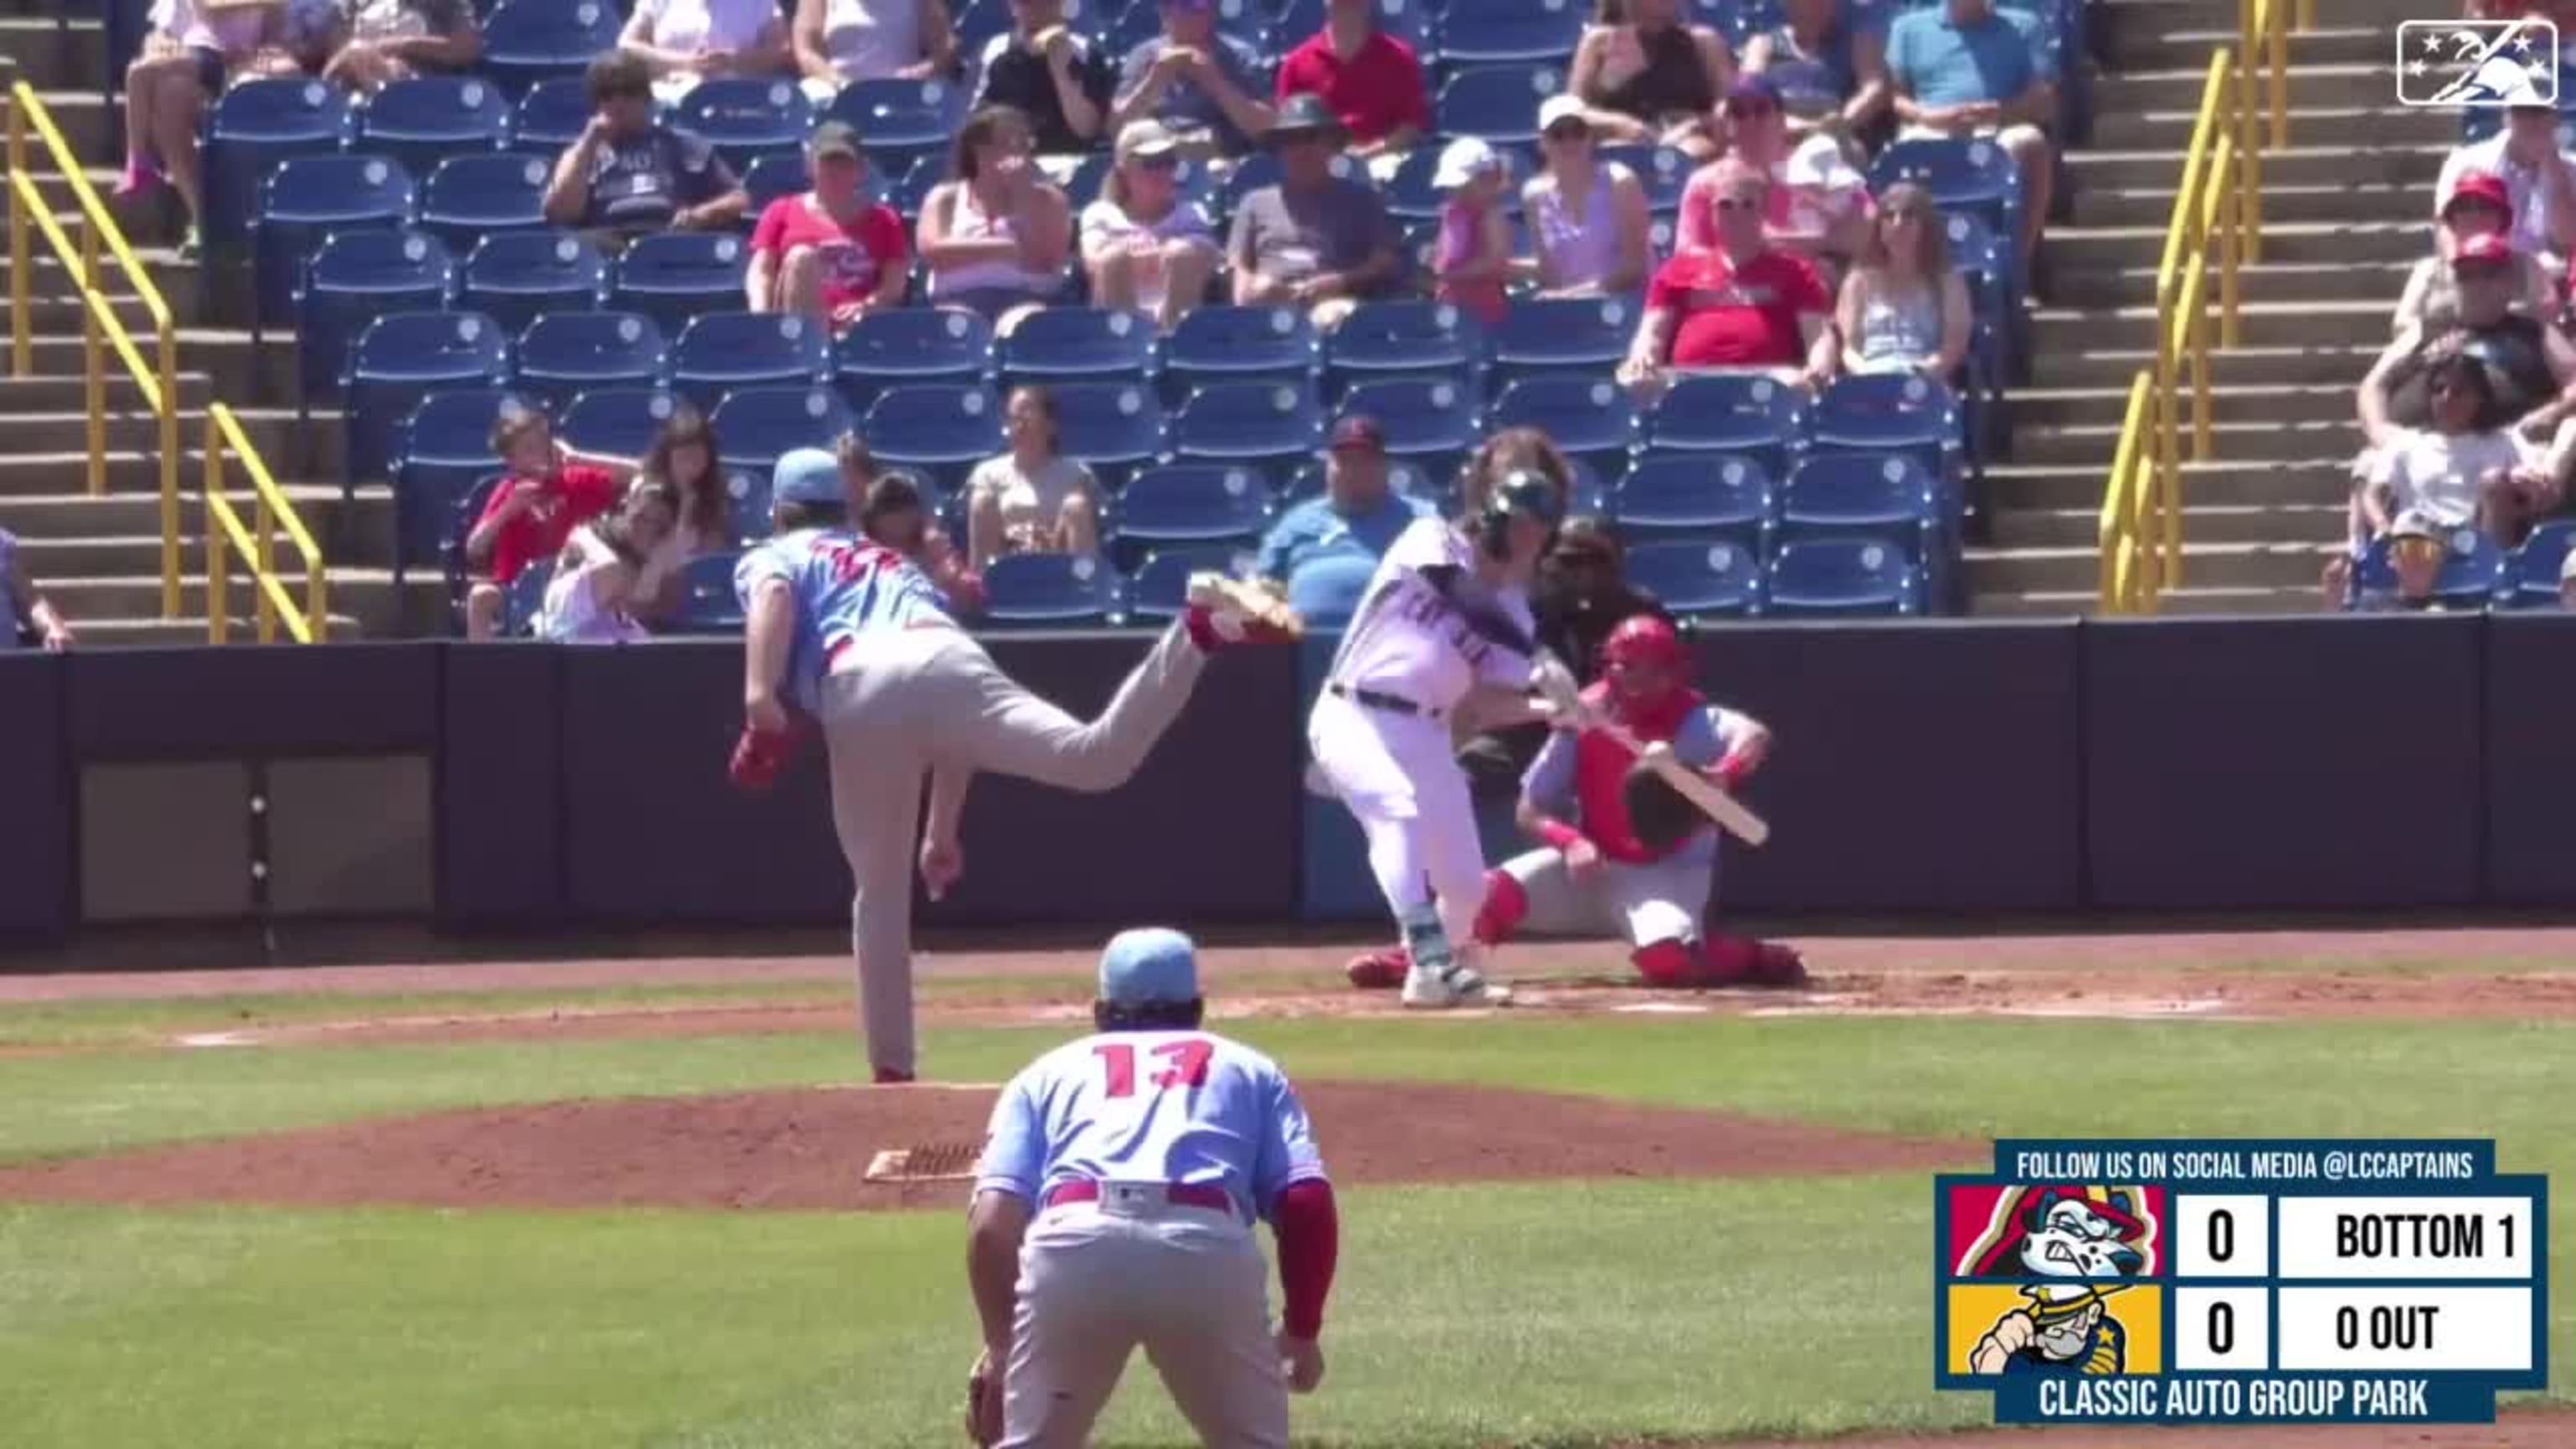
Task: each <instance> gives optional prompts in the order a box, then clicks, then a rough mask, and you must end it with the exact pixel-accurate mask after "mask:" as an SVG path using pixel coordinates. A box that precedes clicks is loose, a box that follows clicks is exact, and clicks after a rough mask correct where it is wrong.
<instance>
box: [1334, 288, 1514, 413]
mask: <svg viewBox="0 0 2576 1449" xmlns="http://www.w3.org/2000/svg"><path fill="white" fill-rule="evenodd" d="M1484 352H1485V339H1484V336H1483V334H1482V331H1481V329H1479V328H1478V326H1477V324H1476V319H1475V318H1473V317H1471V316H1469V315H1467V314H1466V313H1464V312H1461V311H1459V310H1458V309H1457V308H1456V307H1454V306H1451V305H1450V304H1449V303H1446V302H1363V303H1361V304H1360V305H1359V306H1357V307H1355V308H1353V309H1352V310H1351V314H1350V316H1349V317H1347V318H1345V319H1343V322H1342V325H1341V326H1339V327H1336V328H1334V329H1333V335H1332V336H1331V337H1329V338H1326V339H1325V341H1324V348H1323V353H1324V386H1325V388H1326V390H1327V395H1328V396H1331V397H1334V398H1340V397H1342V396H1344V395H1346V394H1347V393H1348V392H1349V391H1350V389H1351V388H1352V387H1353V386H1354V385H1356V384H1358V383H1360V382H1363V381H1366V380H1368V379H1370V378H1382V377H1446V378H1452V379H1456V380H1458V381H1461V382H1464V383H1466V384H1468V385H1469V386H1474V385H1475V384H1476V380H1477V375H1478V372H1479V370H1480V369H1481V367H1482V365H1483V362H1484Z"/></svg>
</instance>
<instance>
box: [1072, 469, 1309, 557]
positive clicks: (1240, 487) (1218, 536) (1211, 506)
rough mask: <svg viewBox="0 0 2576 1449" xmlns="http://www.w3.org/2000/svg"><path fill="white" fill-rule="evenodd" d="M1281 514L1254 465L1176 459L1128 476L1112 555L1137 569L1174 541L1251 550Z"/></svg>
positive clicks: (1119, 499)
mask: <svg viewBox="0 0 2576 1449" xmlns="http://www.w3.org/2000/svg"><path fill="white" fill-rule="evenodd" d="M1276 514H1277V507H1276V505H1275V504H1274V503H1273V501H1272V495H1271V491H1270V485H1269V483H1268V482H1267V481H1265V480H1264V479H1263V478H1262V477H1261V475H1260V474H1259V473H1257V472H1255V471H1253V470H1252V469H1250V468H1243V467H1230V466H1227V465H1225V464H1220V463H1173V464H1167V465H1165V466H1162V467H1159V468H1147V469H1145V470H1144V471H1142V472H1140V473H1138V474H1137V475H1136V476H1135V477H1133V478H1130V479H1129V480H1127V486H1126V487H1125V488H1124V489H1121V490H1120V491H1119V494H1118V497H1117V500H1116V503H1115V505H1114V510H1113V518H1112V523H1113V526H1114V528H1115V535H1114V542H1113V547H1112V557H1113V558H1114V559H1115V560H1116V562H1117V564H1118V566H1119V567H1120V568H1121V569H1122V570H1133V569H1135V568H1137V567H1138V566H1139V565H1140V564H1141V563H1142V562H1143V560H1144V556H1145V555H1147V554H1150V553H1157V552H1162V551H1165V550H1168V549H1170V548H1172V547H1174V546H1176V545H1183V544H1188V545H1208V546H1213V545H1219V544H1223V545H1228V546H1232V547H1236V548H1250V547H1252V546H1253V545H1255V544H1257V543H1259V542H1260V540H1261V535H1262V533H1263V531H1264V530H1266V529H1268V528H1269V526H1270V522H1271V519H1272V518H1273V517H1275V516H1276Z"/></svg>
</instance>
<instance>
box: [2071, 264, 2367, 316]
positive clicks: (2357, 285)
mask: <svg viewBox="0 0 2576 1449" xmlns="http://www.w3.org/2000/svg"><path fill="white" fill-rule="evenodd" d="M2414 268H2415V263H2414V261H2413V260H2412V259H2411V258H2410V259H2407V260H2403V261H2399V260H2389V261H2350V262H2262V263H2258V264H2255V265H2252V266H2240V267H2238V268H2237V271H2236V285H2237V288H2238V293H2237V295H2238V296H2240V297H2244V298H2248V299H2251V298H2260V299H2262V300H2263V301H2265V302H2351V301H2359V300H2362V299H2365V298H2370V297H2385V298H2387V299H2388V310H2389V311H2390V312H2391V313H2394V312H2395V311H2396V310H2397V298H2398V296H2399V295H2400V294H2402V293H2403V292H2404V291H2405V290H2406V278H2407V277H2408V275H2409V274H2411V273H2412V272H2413V271H2414ZM2158 275H2159V274H2158V271H2157V268H2156V266H2155V265H2154V264H2153V263H2152V262H2141V263H2140V264H2138V265H2134V266H2124V267H2119V268H2116V269H2114V268H2107V267H2071V266H2061V267H2058V268H2056V269H2054V270H2053V271H2051V272H2050V274H2049V279H2048V300H2049V301H2050V302H2051V303H2052V304H2054V305H2056V306H2060V307H2145V306H2150V305H2153V303H2154V302H2155V298H2156V282H2157V280H2158ZM2208 280H2209V284H2210V286H2211V287H2213V288H2215V287H2216V286H2217V285H2218V282H2219V271H2218V266H2217V264H2216V263H2215V262H2213V263H2211V265H2210V267H2209V279H2208ZM2211 295H2212V296H2215V295H2216V293H2215V291H2213V292H2212V293H2211Z"/></svg>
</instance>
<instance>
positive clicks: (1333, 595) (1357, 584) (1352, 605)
mask: <svg viewBox="0 0 2576 1449" xmlns="http://www.w3.org/2000/svg"><path fill="white" fill-rule="evenodd" d="M1377 564H1378V560H1377V555H1375V554H1372V553H1369V552H1367V551H1366V550H1363V549H1358V548H1334V549H1327V550H1325V551H1324V552H1322V553H1319V554H1317V555H1315V556H1314V557H1313V558H1310V559H1308V560H1306V561H1305V562H1304V563H1301V564H1299V565H1297V567H1296V569H1295V571H1294V572H1292V573H1290V574H1289V576H1288V607H1289V608H1292V609H1294V610H1296V611H1297V615H1298V617H1299V618H1301V619H1304V620H1305V621H1306V628H1307V630H1308V631H1309V632H1310V633H1317V634H1328V633H1332V632H1333V631H1335V630H1338V629H1341V628H1344V627H1345V626H1347V625H1348V624H1349V623H1350V622H1351V616H1352V615H1353V614H1355V613H1357V612H1359V606H1360V600H1361V599H1362V598H1364V597H1366V596H1367V594H1368V586H1369V580H1370V579H1372V578H1374V577H1376V576H1377Z"/></svg>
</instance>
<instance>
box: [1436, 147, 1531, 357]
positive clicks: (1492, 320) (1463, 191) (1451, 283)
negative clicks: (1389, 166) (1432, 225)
mask: <svg viewBox="0 0 2576 1449" xmlns="http://www.w3.org/2000/svg"><path fill="white" fill-rule="evenodd" d="M1431 184H1432V185H1433V186H1436V187H1438V188H1439V189H1440V190H1442V191H1445V192H1447V193H1449V200H1448V201H1447V202H1446V203H1445V204H1443V205H1442V206H1441V208H1440V238H1439V241H1438V243H1437V245H1436V249H1435V255H1434V260H1433V268H1434V271H1435V272H1436V273H1437V277H1438V286H1437V290H1436V295H1437V296H1438V297H1439V299H1440V300H1441V301H1443V302H1448V303H1450V304H1452V305H1454V306H1457V307H1460V308H1463V309H1465V310H1466V311H1467V312H1469V313H1471V314H1473V315H1474V316H1475V318H1476V319H1477V320H1478V321H1480V322H1482V323H1484V324H1485V325H1486V326H1489V327H1491V326H1497V325H1499V324H1500V323H1501V322H1502V320H1503V310H1504V308H1505V307H1506V306H1507V305H1508V303H1507V301H1506V299H1505V296H1504V287H1505V285H1506V284H1507V283H1508V282H1510V281H1511V280H1512V278H1513V277H1514V276H1515V275H1516V274H1517V273H1518V272H1519V271H1520V270H1521V268H1520V267H1519V265H1518V264H1517V263H1515V262H1514V261H1513V259H1512V223H1511V219H1510V218H1509V217H1507V216H1505V215H1504V214H1503V197H1504V195H1505V193H1506V191H1507V189H1508V188H1509V187H1510V186H1511V173H1510V172H1508V171H1506V170H1505V169H1504V168H1503V158H1502V157H1501V156H1499V155H1497V154H1496V153H1495V151H1494V148H1493V147H1491V146H1489V145H1487V144H1485V143H1484V142H1483V141H1480V140H1478V139H1477V138H1475V137H1473V136H1461V137H1459V138H1458V139H1457V140H1455V141H1452V142H1450V143H1449V146H1448V149H1447V150H1444V151H1442V152H1441V153H1440V169H1439V170H1438V171H1437V172H1435V173H1434V174H1433V176H1432V178H1431Z"/></svg>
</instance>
